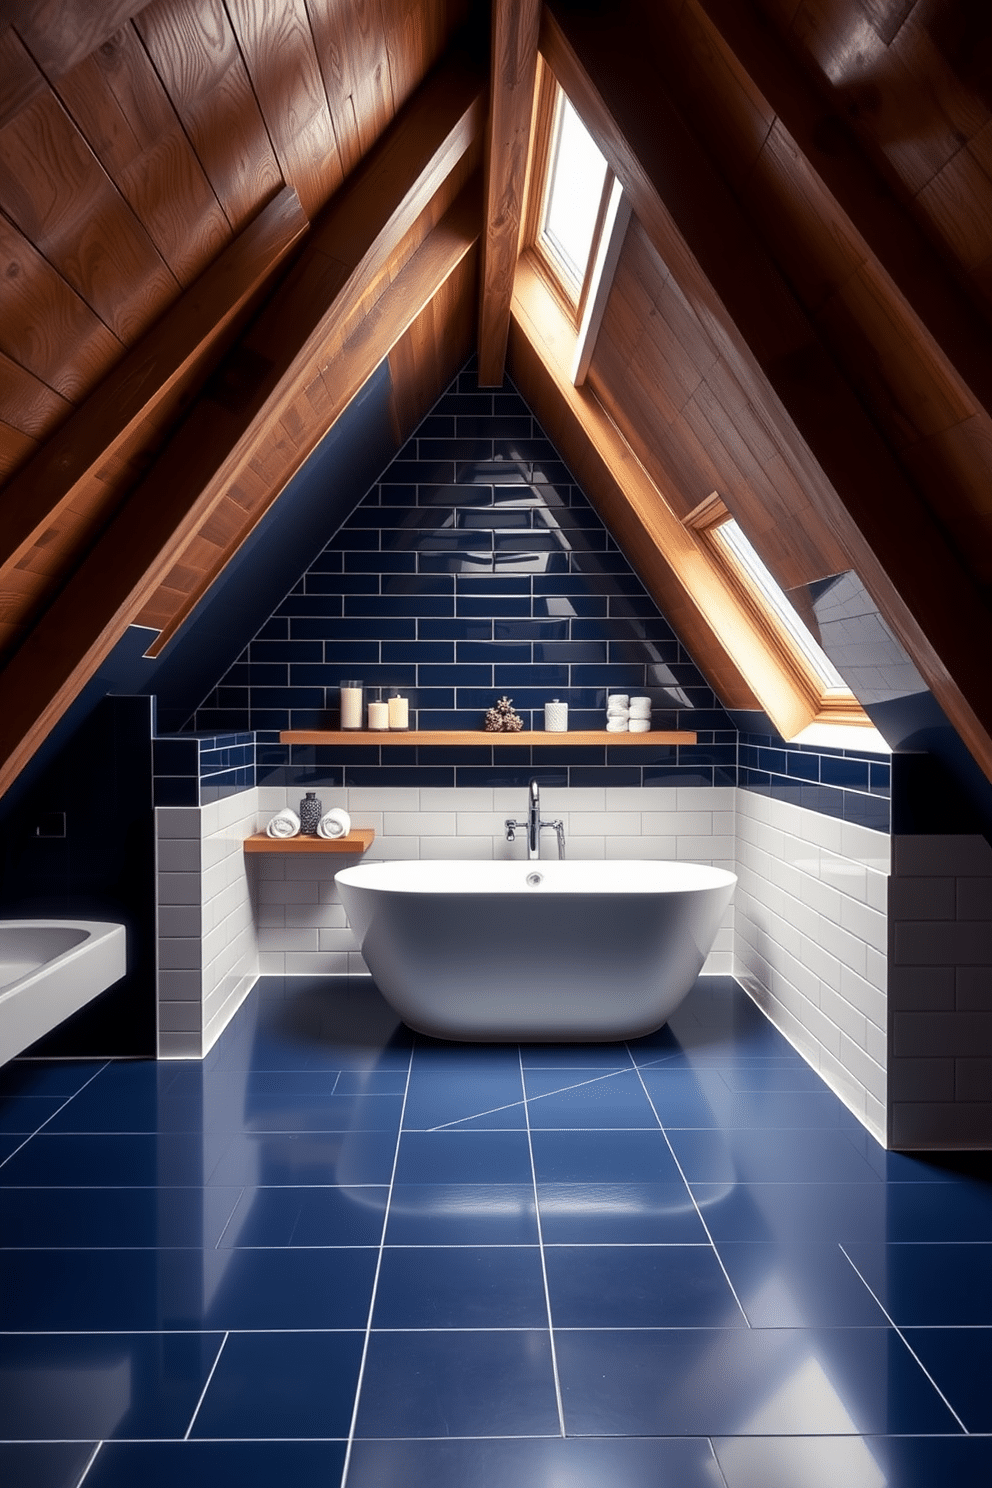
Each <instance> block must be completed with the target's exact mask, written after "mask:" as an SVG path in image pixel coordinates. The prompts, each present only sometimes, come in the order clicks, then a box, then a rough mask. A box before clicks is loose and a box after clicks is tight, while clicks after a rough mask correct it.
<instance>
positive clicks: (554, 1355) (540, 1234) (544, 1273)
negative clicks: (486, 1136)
mask: <svg viewBox="0 0 992 1488" xmlns="http://www.w3.org/2000/svg"><path fill="white" fill-rule="evenodd" d="M517 1059H518V1061H519V1065H520V1084H521V1087H522V1088H523V1089H524V1090H526V1089H527V1083H526V1079H525V1076H524V1059H523V1054H522V1053H521V1051H520V1045H519V1044H518V1045H517ZM523 1107H524V1119H525V1120H526V1122H527V1151H528V1153H529V1155H530V1175H531V1184H532V1186H533V1191H534V1219H535V1222H536V1224H537V1244H538V1252H539V1254H540V1257H541V1278H542V1280H543V1282H544V1303H545V1306H546V1307H547V1310H548V1341H549V1344H550V1347H551V1369H552V1373H553V1374H554V1381H555V1401H556V1402H557V1405H558V1425H559V1427H560V1429H561V1435H562V1436H563V1437H564V1436H567V1435H568V1433H567V1432H566V1430H565V1407H564V1404H563V1402H562V1398H561V1380H560V1379H559V1376H558V1350H557V1349H556V1348H555V1328H554V1319H553V1318H552V1316H551V1293H550V1291H549V1290H548V1268H547V1264H546V1262H545V1259H544V1231H543V1229H542V1227H541V1206H540V1204H539V1202H538V1195H537V1169H536V1168H535V1166H534V1144H533V1142H532V1141H531V1132H530V1111H529V1109H528V1101H527V1099H526V1096H525V1098H524V1102H523Z"/></svg>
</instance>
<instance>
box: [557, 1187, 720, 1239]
mask: <svg viewBox="0 0 992 1488" xmlns="http://www.w3.org/2000/svg"><path fill="white" fill-rule="evenodd" d="M537 1199H538V1206H539V1209H540V1214H541V1233H542V1235H543V1237H544V1242H545V1244H546V1245H705V1244H708V1243H709V1241H708V1236H707V1234H706V1231H705V1229H704V1228H703V1224H702V1221H701V1220H700V1218H699V1213H698V1211H697V1209H696V1206H695V1204H694V1203H693V1201H692V1196H691V1195H690V1193H689V1190H688V1189H687V1188H686V1186H685V1184H684V1183H683V1182H682V1180H681V1179H679V1180H678V1182H677V1183H651V1182H646V1181H645V1182H638V1181H631V1182H628V1183H593V1182H590V1183H543V1182H542V1183H539V1184H538V1191H537Z"/></svg>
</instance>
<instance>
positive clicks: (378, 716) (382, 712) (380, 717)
mask: <svg viewBox="0 0 992 1488" xmlns="http://www.w3.org/2000/svg"><path fill="white" fill-rule="evenodd" d="M388 727H389V704H388V703H384V702H383V701H382V700H381V699H377V700H376V701H375V702H371V703H369V728H370V729H388Z"/></svg>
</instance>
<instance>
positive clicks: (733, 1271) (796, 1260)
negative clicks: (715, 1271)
mask: <svg viewBox="0 0 992 1488" xmlns="http://www.w3.org/2000/svg"><path fill="white" fill-rule="evenodd" d="M717 1251H718V1253H719V1256H720V1259H721V1261H722V1262H723V1264H724V1266H725V1267H726V1268H727V1275H728V1276H729V1277H730V1280H731V1283H732V1284H733V1288H734V1291H735V1292H736V1293H737V1295H738V1297H739V1298H740V1302H741V1306H742V1307H743V1309H744V1311H745V1312H746V1314H747V1319H748V1322H749V1323H750V1324H751V1326H752V1327H754V1328H848V1327H850V1328H884V1327H886V1326H888V1320H887V1318H886V1316H885V1314H884V1312H883V1311H882V1309H881V1308H880V1307H879V1305H878V1303H877V1302H876V1301H875V1299H874V1298H873V1297H872V1295H871V1293H870V1292H869V1290H868V1288H867V1287H866V1286H865V1284H864V1282H863V1281H862V1280H861V1279H860V1277H859V1276H858V1274H857V1272H856V1271H855V1270H854V1267H853V1266H852V1265H851V1263H850V1262H849V1261H848V1259H847V1257H846V1256H845V1255H844V1252H843V1251H842V1250H841V1248H840V1246H839V1245H836V1244H829V1243H817V1242H816V1241H806V1242H796V1241H791V1242H788V1241H787V1242H774V1243H761V1242H754V1241H748V1242H746V1243H740V1242H736V1241H724V1240H721V1241H718V1242H717Z"/></svg>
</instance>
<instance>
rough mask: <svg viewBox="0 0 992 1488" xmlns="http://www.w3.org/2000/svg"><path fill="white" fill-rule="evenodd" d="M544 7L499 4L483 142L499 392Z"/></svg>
mask: <svg viewBox="0 0 992 1488" xmlns="http://www.w3.org/2000/svg"><path fill="white" fill-rule="evenodd" d="M540 23H541V0H494V3H493V24H492V82H491V93H490V104H489V128H488V136H487V142H486V188H485V201H486V230H485V235H484V237H483V243H482V294H481V304H480V311H479V382H480V384H481V385H482V386H483V387H499V385H500V383H501V382H502V381H503V367H504V363H505V361H506V339H507V335H508V333H509V329H510V301H511V299H512V297H513V274H514V270H515V268H516V263H517V255H518V253H519V251H520V228H521V222H522V219H523V204H524V190H525V186H526V176H527V156H528V153H529V149H530V131H531V117H532V114H533V106H534V79H535V76H536V73H537V38H538V34H539V31H540Z"/></svg>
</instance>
